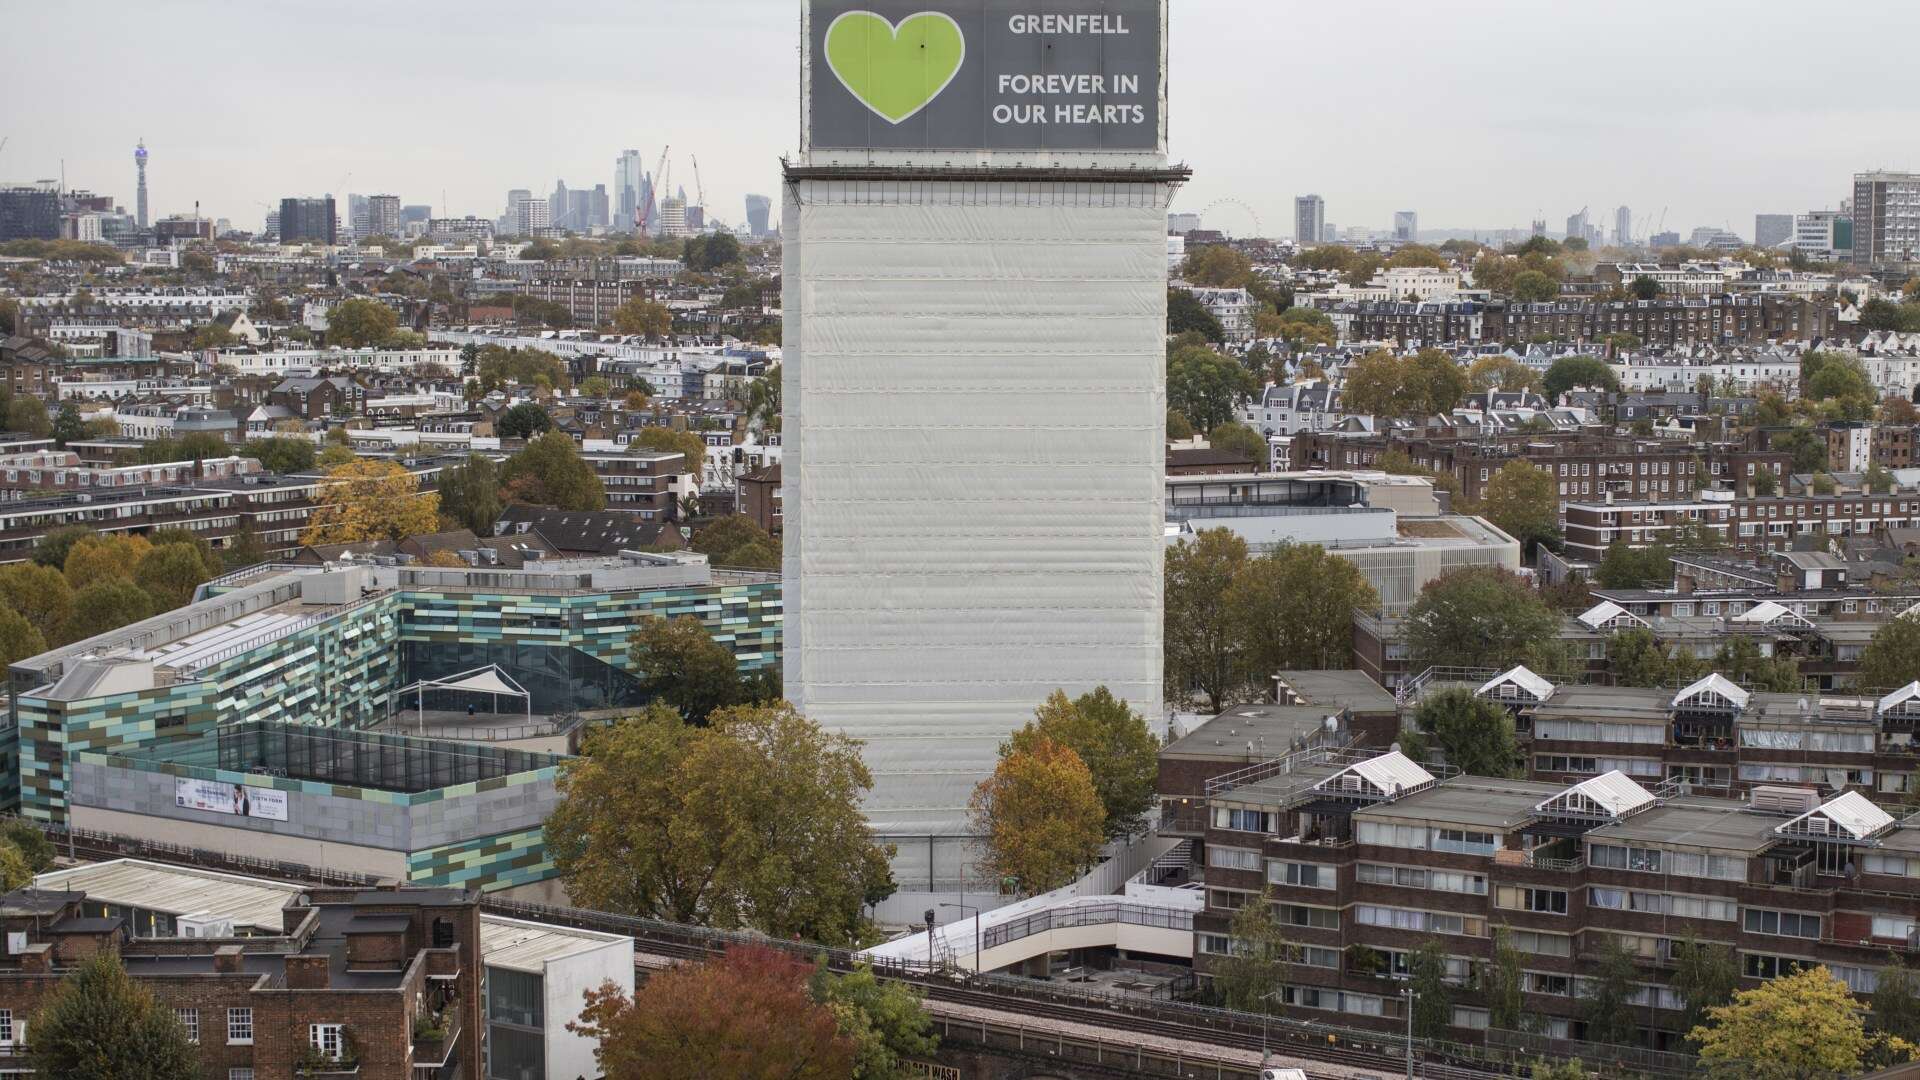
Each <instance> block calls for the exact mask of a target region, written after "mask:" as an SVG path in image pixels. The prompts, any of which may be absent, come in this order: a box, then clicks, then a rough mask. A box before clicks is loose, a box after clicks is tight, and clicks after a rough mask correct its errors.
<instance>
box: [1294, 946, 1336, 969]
mask: <svg viewBox="0 0 1920 1080" xmlns="http://www.w3.org/2000/svg"><path fill="white" fill-rule="evenodd" d="M1298 962H1299V963H1301V964H1304V965H1306V966H1307V967H1319V968H1338V967H1339V966H1340V950H1339V949H1326V948H1322V947H1320V946H1318V945H1306V946H1302V947H1301V949H1300V956H1299V960H1298Z"/></svg>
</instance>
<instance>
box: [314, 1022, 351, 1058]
mask: <svg viewBox="0 0 1920 1080" xmlns="http://www.w3.org/2000/svg"><path fill="white" fill-rule="evenodd" d="M307 1039H308V1041H309V1042H311V1043H312V1044H313V1048H314V1049H315V1050H317V1051H319V1052H320V1056H321V1057H324V1058H326V1059H327V1060H328V1061H339V1060H340V1055H341V1054H343V1053H345V1052H346V1036H345V1035H344V1034H343V1033H342V1031H341V1028H340V1025H339V1024H309V1025H308V1026H307Z"/></svg>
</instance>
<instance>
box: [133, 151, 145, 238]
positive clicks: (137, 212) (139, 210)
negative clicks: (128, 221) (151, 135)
mask: <svg viewBox="0 0 1920 1080" xmlns="http://www.w3.org/2000/svg"><path fill="white" fill-rule="evenodd" d="M133 168H134V171H135V172H136V173H138V174H139V185H140V188H139V192H138V194H137V195H136V197H135V203H134V207H135V209H134V221H135V222H136V223H137V224H138V225H139V226H140V227H141V228H143V229H144V228H146V227H147V140H145V139H141V140H140V141H139V143H137V144H136V145H135V146H134V148H133Z"/></svg>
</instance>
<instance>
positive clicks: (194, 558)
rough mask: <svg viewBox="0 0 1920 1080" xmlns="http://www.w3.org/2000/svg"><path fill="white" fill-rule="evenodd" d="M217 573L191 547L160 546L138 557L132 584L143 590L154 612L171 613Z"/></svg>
mask: <svg viewBox="0 0 1920 1080" xmlns="http://www.w3.org/2000/svg"><path fill="white" fill-rule="evenodd" d="M218 570H219V567H218V565H217V564H212V563H209V562H208V561H207V560H206V559H204V558H203V557H202V556H201V553H200V552H199V551H198V550H196V549H195V548H194V547H193V546H192V545H190V544H161V545H159V546H158V547H155V548H154V549H153V550H152V551H149V552H147V553H146V554H145V555H143V556H141V558H140V562H139V563H138V564H136V565H135V566H134V569H133V583H134V584H135V585H138V586H140V588H142V589H144V590H145V591H146V594H147V596H148V597H149V598H150V599H152V601H153V610H154V611H155V612H161V611H171V610H173V609H174V608H177V607H180V606H181V605H183V604H186V603H188V602H190V601H192V599H193V593H194V590H196V589H198V588H199V587H200V585H201V584H202V583H203V582H205V581H207V580H208V579H210V578H212V577H213V575H214V574H215V573H217V572H218Z"/></svg>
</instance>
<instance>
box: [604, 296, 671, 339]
mask: <svg viewBox="0 0 1920 1080" xmlns="http://www.w3.org/2000/svg"><path fill="white" fill-rule="evenodd" d="M613 326H614V329H616V330H618V331H620V332H621V333H623V334H645V335H646V336H647V337H649V338H660V337H664V336H665V335H667V334H670V333H672V332H673V312H671V311H669V310H667V306H666V305H665V304H662V303H659V302H657V301H653V300H648V299H645V298H643V297H638V296H636V297H634V298H633V299H631V300H628V301H627V302H626V303H624V304H621V305H620V306H619V307H617V308H614V309H613Z"/></svg>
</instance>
